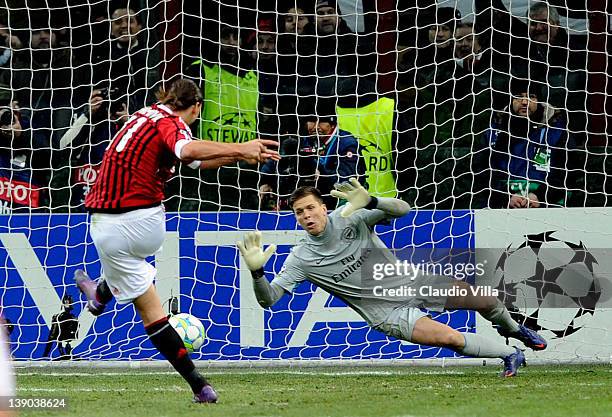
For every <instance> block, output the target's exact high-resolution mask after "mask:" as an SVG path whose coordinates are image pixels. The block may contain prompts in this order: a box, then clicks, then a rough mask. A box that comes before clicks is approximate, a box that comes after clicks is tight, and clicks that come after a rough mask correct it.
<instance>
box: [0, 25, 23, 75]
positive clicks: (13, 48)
mask: <svg viewBox="0 0 612 417" xmlns="http://www.w3.org/2000/svg"><path fill="white" fill-rule="evenodd" d="M22 48H23V43H22V42H21V39H19V38H18V37H17V36H15V34H14V32H12V33H11V30H10V29H9V28H8V26H7V25H6V24H5V23H3V22H0V71H1V73H0V80H1V81H2V82H3V83H4V84H6V85H8V83H9V82H10V79H11V74H10V71H11V68H12V67H13V66H14V65H15V62H14V61H15V53H16V52H17V51H20V50H21V49H22Z"/></svg>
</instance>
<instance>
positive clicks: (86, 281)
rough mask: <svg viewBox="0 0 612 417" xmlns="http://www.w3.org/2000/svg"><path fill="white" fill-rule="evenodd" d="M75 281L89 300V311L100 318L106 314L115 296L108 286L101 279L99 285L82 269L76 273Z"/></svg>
mask: <svg viewBox="0 0 612 417" xmlns="http://www.w3.org/2000/svg"><path fill="white" fill-rule="evenodd" d="M74 281H75V282H76V285H77V287H78V288H79V290H80V291H81V292H82V293H83V294H84V295H85V297H86V298H87V310H89V312H90V313H91V314H93V315H94V316H99V315H100V314H102V313H103V312H104V309H105V308H106V304H108V303H109V302H110V301H111V300H112V299H113V294H112V292H111V290H110V288H108V284H107V283H106V281H105V280H104V279H101V280H100V281H99V282H98V283H97V284H96V282H95V281H93V280H92V279H91V278H89V275H87V273H86V272H85V271H83V270H82V269H77V270H76V271H74Z"/></svg>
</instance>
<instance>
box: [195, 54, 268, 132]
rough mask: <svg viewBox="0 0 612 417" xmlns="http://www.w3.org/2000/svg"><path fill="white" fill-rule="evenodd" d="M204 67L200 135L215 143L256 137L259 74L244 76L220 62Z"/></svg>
mask: <svg viewBox="0 0 612 417" xmlns="http://www.w3.org/2000/svg"><path fill="white" fill-rule="evenodd" d="M193 65H202V67H203V68H204V76H205V80H204V103H203V105H202V120H201V121H200V126H199V129H198V137H200V138H201V139H208V140H213V141H216V142H227V143H238V142H246V141H249V140H251V139H255V138H256V137H257V100H258V85H257V74H255V72H253V71H249V72H247V73H246V75H245V76H244V77H240V76H239V75H235V74H232V73H231V72H228V71H226V70H224V69H222V68H221V67H220V66H219V65H214V66H212V67H209V66H207V65H204V64H203V63H202V61H201V60H198V61H195V62H194V63H193Z"/></svg>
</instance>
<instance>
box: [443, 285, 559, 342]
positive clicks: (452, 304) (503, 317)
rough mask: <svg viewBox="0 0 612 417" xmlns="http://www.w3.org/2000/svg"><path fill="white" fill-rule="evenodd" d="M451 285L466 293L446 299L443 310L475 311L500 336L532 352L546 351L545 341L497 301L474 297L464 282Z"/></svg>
mask: <svg viewBox="0 0 612 417" xmlns="http://www.w3.org/2000/svg"><path fill="white" fill-rule="evenodd" d="M453 285H455V286H457V287H461V288H464V289H467V290H468V291H467V292H464V294H466V295H464V296H452V297H448V298H447V300H446V304H445V306H444V308H445V309H447V310H475V311H477V312H478V313H479V314H480V315H481V316H482V317H484V318H485V319H487V320H488V321H490V322H491V323H492V324H493V325H494V326H495V327H496V328H497V331H498V332H499V334H501V335H502V336H504V337H506V338H508V337H513V338H515V339H518V340H520V341H521V342H523V344H524V345H525V346H527V347H528V348H531V349H533V350H544V349H546V346H547V342H546V340H545V339H544V338H543V337H542V336H540V335H539V334H537V333H536V332H535V331H534V330H531V329H530V328H528V327H525V326H524V325H522V324H519V323H517V322H516V320H514V319H513V318H512V316H511V315H510V312H509V311H508V309H507V308H506V306H505V305H504V303H502V302H501V301H500V300H499V299H497V298H496V297H491V296H481V295H475V294H474V293H473V292H472V291H469V288H470V285H469V284H468V283H466V282H462V281H458V282H456V283H454V284H453Z"/></svg>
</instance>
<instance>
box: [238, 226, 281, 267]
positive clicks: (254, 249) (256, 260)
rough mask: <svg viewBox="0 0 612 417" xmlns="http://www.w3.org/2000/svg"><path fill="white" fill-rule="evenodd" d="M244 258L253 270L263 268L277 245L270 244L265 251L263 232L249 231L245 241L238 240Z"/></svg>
mask: <svg viewBox="0 0 612 417" xmlns="http://www.w3.org/2000/svg"><path fill="white" fill-rule="evenodd" d="M236 246H238V249H239V250H240V254H242V258H243V259H244V261H245V262H246V264H247V267H248V268H249V270H251V271H257V270H258V269H261V268H263V266H264V265H265V264H266V262H268V259H270V257H271V256H272V254H273V253H274V252H275V251H276V245H270V246H268V247H267V248H266V250H265V251H264V250H263V248H262V244H261V232H248V233H246V234H245V235H244V242H236Z"/></svg>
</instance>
